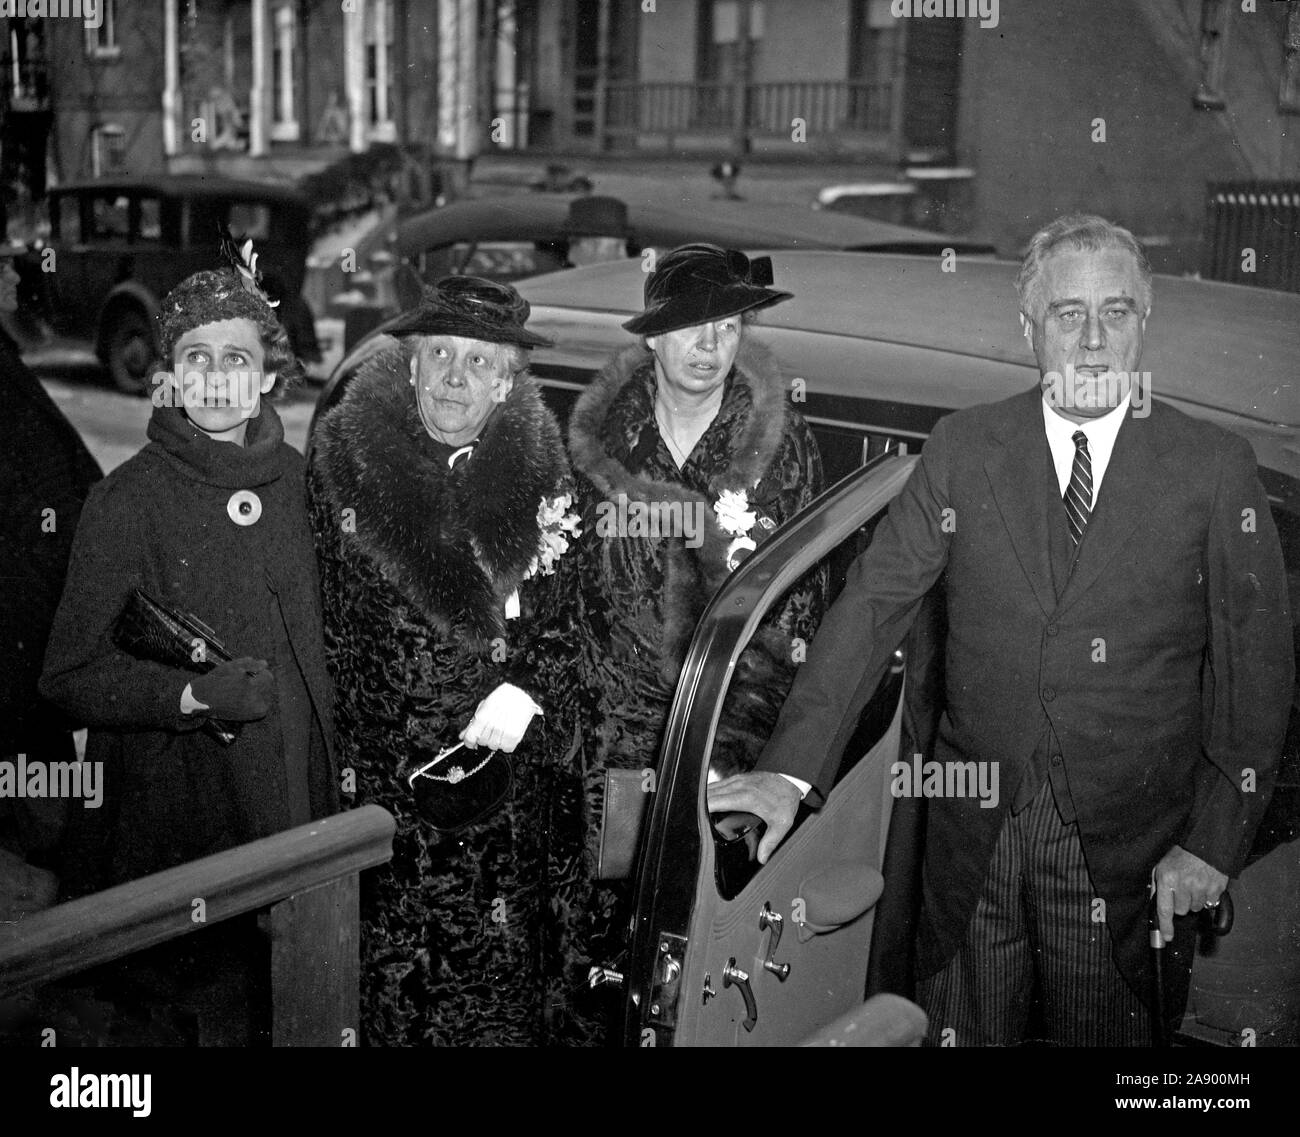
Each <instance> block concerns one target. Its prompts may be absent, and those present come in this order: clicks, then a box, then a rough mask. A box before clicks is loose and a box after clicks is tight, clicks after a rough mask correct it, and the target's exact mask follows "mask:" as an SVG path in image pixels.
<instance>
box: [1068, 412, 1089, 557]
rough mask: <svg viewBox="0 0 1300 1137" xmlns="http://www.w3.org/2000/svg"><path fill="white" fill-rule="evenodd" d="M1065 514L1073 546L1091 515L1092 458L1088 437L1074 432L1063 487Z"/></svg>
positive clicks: (1079, 539) (1086, 525)
mask: <svg viewBox="0 0 1300 1137" xmlns="http://www.w3.org/2000/svg"><path fill="white" fill-rule="evenodd" d="M1065 512H1066V516H1067V517H1068V518H1069V521H1070V537H1071V538H1072V539H1073V541H1074V543H1075V545H1078V544H1079V542H1080V541H1082V540H1083V531H1084V530H1085V529H1087V528H1088V517H1089V515H1090V514H1091V513H1092V458H1091V457H1090V456H1089V454H1088V436H1087V435H1086V434H1084V433H1083V431H1081V430H1076V431H1075V432H1074V466H1073V467H1072V468H1071V470H1070V484H1069V485H1068V486H1066V487H1065Z"/></svg>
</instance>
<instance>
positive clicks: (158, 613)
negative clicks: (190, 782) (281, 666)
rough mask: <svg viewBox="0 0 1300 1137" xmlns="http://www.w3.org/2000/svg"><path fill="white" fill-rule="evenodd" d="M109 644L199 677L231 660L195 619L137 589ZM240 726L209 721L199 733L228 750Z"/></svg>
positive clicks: (225, 651) (205, 625)
mask: <svg viewBox="0 0 1300 1137" xmlns="http://www.w3.org/2000/svg"><path fill="white" fill-rule="evenodd" d="M113 642H114V643H115V644H116V645H117V646H118V647H120V648H121V649H122V650H123V651H125V652H127V653H128V654H129V655H133V656H135V657H136V658H137V659H147V660H149V661H151V662H153V663H165V664H167V666H169V667H182V668H184V669H185V670H186V671H193V672H196V673H197V674H199V675H203V674H205V673H206V672H209V671H211V670H212V669H213V668H214V667H216V666H217V664H219V663H227V662H229V661H230V660H232V659H234V658H235V657H234V656H233V655H231V653H230V652H229V651H228V650H227V649H226V647H225V645H224V644H223V643H222V642H221V641H220V640H219V639H217V636H216V633H215V632H214V631H213V630H212V629H211V628H209V627H208V626H207V624H205V623H204V622H203V621H202V620H200V619H199V618H198V617H197V616H193V615H191V614H190V613H188V612H182V611H180V610H179V609H176V608H170V607H168V606H167V605H166V604H163V603H162V602H161V601H159V600H155V599H154V598H153V597H152V596H150V595H149V594H148V593H147V592H145V591H144V590H143V589H139V588H136V589H133V590H132V592H131V595H130V597H129V598H128V599H127V602H126V605H125V607H123V609H122V611H121V613H120V614H119V615H118V617H117V623H116V624H114V625H113ZM240 725H241V724H239V723H228V722H222V721H221V720H220V719H213V718H209V719H204V721H203V727H202V729H203V730H204V731H206V732H207V733H208V734H210V735H211V736H212V737H213V738H215V739H216V740H217V741H218V742H220V743H221V744H222V745H223V746H229V745H230V744H231V743H232V742H234V741H235V738H236V737H237V736H238V734H239V730H240Z"/></svg>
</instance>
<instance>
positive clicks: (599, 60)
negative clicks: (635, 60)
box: [592, 0, 609, 153]
mask: <svg viewBox="0 0 1300 1137" xmlns="http://www.w3.org/2000/svg"><path fill="white" fill-rule="evenodd" d="M608 88H609V0H599V8H598V9H597V15H596V90H595V96H596V97H595V105H594V106H593V108H592V117H593V119H595V121H594V123H593V124H592V134H594V135H595V142H596V152H597V153H599V152H600V151H602V150H604V149H605V122H606V119H607V118H608V114H609V111H608V106H609V103H608V99H609V91H608Z"/></svg>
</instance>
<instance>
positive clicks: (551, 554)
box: [524, 493, 582, 580]
mask: <svg viewBox="0 0 1300 1137" xmlns="http://www.w3.org/2000/svg"><path fill="white" fill-rule="evenodd" d="M572 506H573V495H572V494H570V493H562V494H560V495H558V496H557V497H552V498H547V497H543V498H542V500H541V504H540V505H538V507H537V529H538V541H537V555H536V556H535V557H533V559H532V561H531V562H530V563H529V565H528V571H527V572H525V573H524V579H525V580H531V579H532V578H533V577H534V576H550V575H552V574H553V573H554V572H555V562H556V561H558V560H559V559H560V558H561V557H562V556H563V555H564V554H565V553H567V552H568V551H569V538H570V537H575V538H576V537H581V536H582V530H581V529H579V528H578V521H579V520H580V519H579V517H578V515H577V514H576V513H575V512H573V510H572Z"/></svg>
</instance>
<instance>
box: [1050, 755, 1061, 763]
mask: <svg viewBox="0 0 1300 1137" xmlns="http://www.w3.org/2000/svg"><path fill="white" fill-rule="evenodd" d="M1060 764H1061V756H1060V755H1059V754H1053V755H1052V765H1053V766H1059V765H1060Z"/></svg>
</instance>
